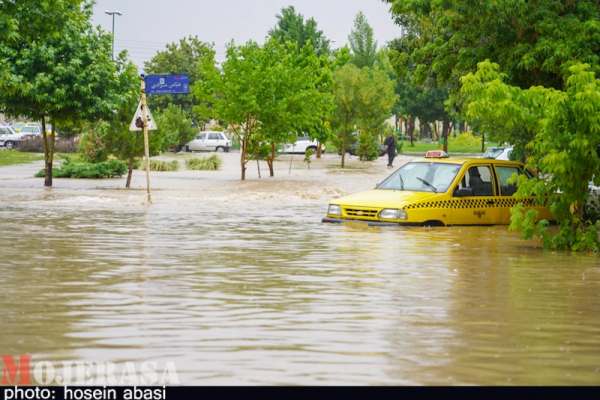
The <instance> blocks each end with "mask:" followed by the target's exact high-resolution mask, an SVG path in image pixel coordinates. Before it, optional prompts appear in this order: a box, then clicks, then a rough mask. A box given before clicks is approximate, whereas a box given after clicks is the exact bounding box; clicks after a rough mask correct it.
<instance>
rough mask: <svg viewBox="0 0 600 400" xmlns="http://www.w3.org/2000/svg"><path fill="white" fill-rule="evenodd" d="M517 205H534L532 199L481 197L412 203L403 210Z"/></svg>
mask: <svg viewBox="0 0 600 400" xmlns="http://www.w3.org/2000/svg"><path fill="white" fill-rule="evenodd" d="M517 203H523V205H525V206H532V205H533V204H534V202H533V200H532V199H522V200H517V199H516V198H514V197H481V198H477V199H452V200H439V201H425V202H422V203H413V204H409V205H407V206H406V207H404V209H405V210H410V209H416V208H455V209H456V208H494V207H514V206H515V205H517Z"/></svg>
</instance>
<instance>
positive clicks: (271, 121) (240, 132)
mask: <svg viewBox="0 0 600 400" xmlns="http://www.w3.org/2000/svg"><path fill="white" fill-rule="evenodd" d="M202 70H203V71H202V76H203V77H204V78H203V79H202V80H200V81H199V82H198V83H197V84H196V85H195V86H194V95H195V96H196V98H197V99H199V106H198V107H197V108H196V111H197V112H198V113H200V114H204V115H209V116H213V117H216V118H218V119H220V120H222V121H225V123H226V124H228V125H229V127H230V129H231V130H232V131H233V132H234V134H235V135H236V136H237V138H238V139H239V140H240V144H241V160H240V164H241V168H242V179H245V176H246V175H245V171H246V164H247V161H248V160H249V157H250V155H253V156H254V157H256V156H257V154H258V155H260V154H263V153H264V151H263V147H264V145H265V144H267V145H268V147H269V152H268V155H266V157H265V158H266V160H267V163H268V165H269V172H270V175H271V176H273V175H274V169H273V162H274V159H275V155H276V149H277V147H278V145H279V144H281V143H284V142H287V141H290V140H291V139H292V138H293V137H294V136H295V134H296V133H297V132H303V131H305V130H309V129H310V128H311V127H315V126H318V125H319V124H321V123H322V118H321V116H322V114H323V111H322V110H323V109H324V108H326V107H327V105H328V98H329V97H328V94H326V93H323V92H322V91H321V90H319V84H320V79H322V74H321V72H320V58H319V57H318V56H317V55H316V54H315V53H314V51H313V50H312V46H310V45H307V46H305V47H304V48H303V49H298V48H297V46H296V45H295V44H293V43H287V44H281V43H279V42H278V41H276V40H270V41H268V42H267V43H265V45H264V46H259V45H258V44H256V43H254V42H248V43H246V44H245V45H243V46H235V45H233V44H231V45H229V47H228V50H227V59H226V61H225V62H224V63H223V65H222V71H219V70H218V69H217V68H216V66H215V64H214V62H212V63H205V64H203V66H202ZM259 150H260V151H259Z"/></svg>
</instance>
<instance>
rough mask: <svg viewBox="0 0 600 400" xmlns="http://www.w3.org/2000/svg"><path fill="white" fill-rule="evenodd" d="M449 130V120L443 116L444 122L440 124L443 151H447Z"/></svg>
mask: <svg viewBox="0 0 600 400" xmlns="http://www.w3.org/2000/svg"><path fill="white" fill-rule="evenodd" d="M449 132H450V121H449V120H448V119H447V118H444V122H443V124H442V135H443V137H444V151H445V152H446V153H447V152H448V133H449Z"/></svg>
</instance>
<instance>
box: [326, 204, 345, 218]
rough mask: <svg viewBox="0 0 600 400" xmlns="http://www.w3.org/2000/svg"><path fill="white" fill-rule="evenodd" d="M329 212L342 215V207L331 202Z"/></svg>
mask: <svg viewBox="0 0 600 400" xmlns="http://www.w3.org/2000/svg"><path fill="white" fill-rule="evenodd" d="M327 214H329V215H342V208H341V207H340V206H338V205H337V204H330V205H329V209H328V210H327Z"/></svg>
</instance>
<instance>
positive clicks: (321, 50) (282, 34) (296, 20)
mask: <svg viewBox="0 0 600 400" xmlns="http://www.w3.org/2000/svg"><path fill="white" fill-rule="evenodd" d="M269 36H270V37H272V38H274V39H276V40H278V41H280V42H282V43H285V42H293V43H296V44H297V45H298V48H303V47H304V46H305V45H307V44H309V43H310V44H311V46H312V47H313V48H314V49H315V52H316V53H317V54H318V55H324V54H329V52H330V48H329V46H330V41H329V39H327V37H325V34H324V33H323V31H321V30H319V28H318V26H317V21H315V20H314V18H309V19H306V20H305V19H304V16H303V15H302V14H300V13H299V12H297V11H296V9H295V8H294V6H289V7H285V8H283V9H282V10H281V13H280V14H278V15H277V24H276V25H275V27H274V28H273V29H271V30H270V31H269Z"/></svg>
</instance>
